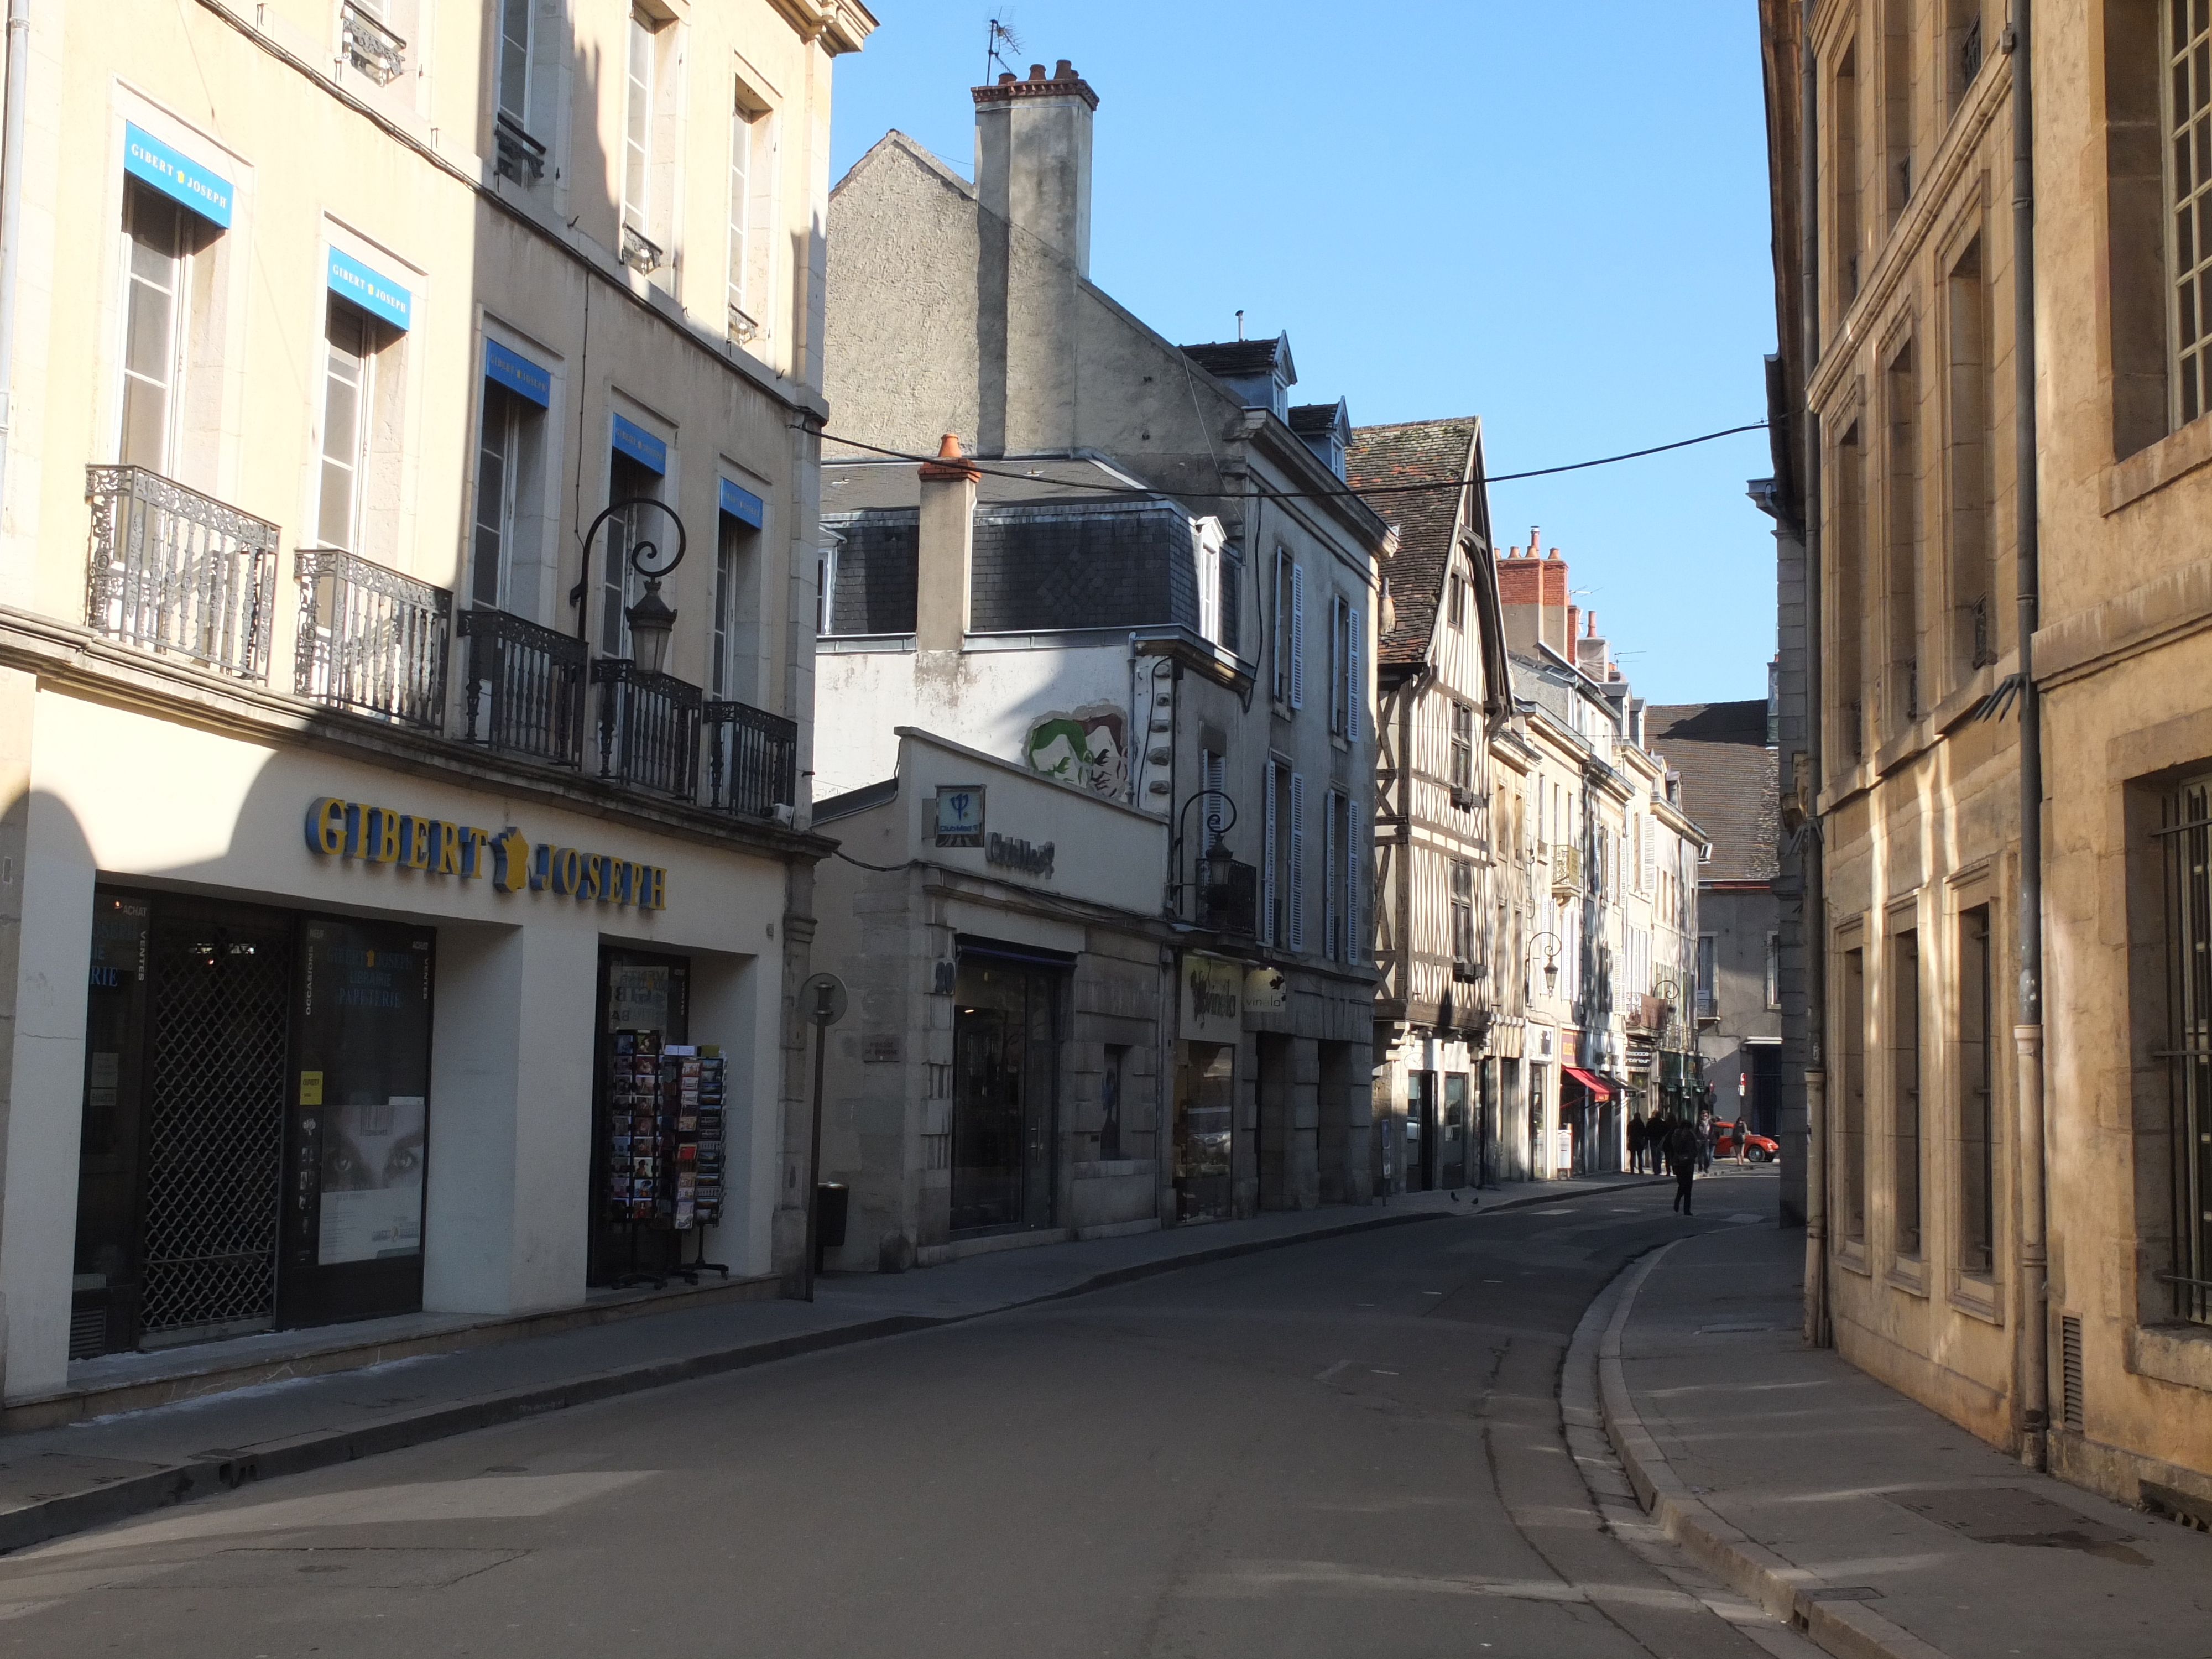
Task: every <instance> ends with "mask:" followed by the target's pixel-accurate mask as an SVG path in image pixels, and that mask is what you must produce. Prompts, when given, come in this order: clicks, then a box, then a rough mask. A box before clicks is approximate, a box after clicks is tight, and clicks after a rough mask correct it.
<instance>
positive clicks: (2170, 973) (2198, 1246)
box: [2152, 774, 2212, 1325]
mask: <svg viewBox="0 0 2212 1659" xmlns="http://www.w3.org/2000/svg"><path fill="white" fill-rule="evenodd" d="M2154 835H2155V837H2156V841H2157V844H2158V846H2159V848H2160V862H2161V863H2162V864H2163V866H2164V877H2163V882H2162V891H2161V894H2160V907H2161V911H2162V917H2163V922H2164V932H2165V935H2166V940H2165V943H2166V953H2165V954H2166V965H2165V974H2164V979H2165V993H2166V1009H2165V1015H2166V1019H2165V1029H2164V1031H2163V1034H2162V1036H2161V1038H2160V1042H2159V1045H2158V1046H2157V1047H2156V1048H2154V1049H2153V1051H2152V1058H2154V1060H2160V1061H2162V1062H2163V1063H2164V1065H2165V1066H2166V1107H2167V1114H2168V1115H2167V1136H2168V1142H2167V1154H2166V1156H2167V1161H2168V1166H2169V1168H2168V1177H2167V1178H2168V1181H2169V1183H2170V1186H2171V1191H2172V1206H2173V1213H2172V1245H2171V1267H2170V1269H2169V1271H2168V1272H2166V1273H2162V1274H2160V1275H2159V1278H2160V1279H2161V1280H2163V1281H2164V1282H2166V1284H2167V1285H2170V1286H2171V1288H2172V1293H2173V1301H2172V1317H2173V1318H2175V1319H2177V1320H2179V1321H2182V1322H2185V1323H2190V1324H2198V1325H2212V966H2208V965H2207V960H2206V959H2207V957H2208V955H2212V775H2203V774H2200V775H2197V776H2195V777H2191V778H2185V779H2183V780H2182V781H2179V782H2178V783H2176V784H2175V785H2173V786H2172V787H2170V788H2169V789H2167V790H2166V791H2165V792H2164V794H2163V799H2162V803H2161V808H2160V823H2159V826H2158V828H2157V829H2156V831H2155V832H2154Z"/></svg>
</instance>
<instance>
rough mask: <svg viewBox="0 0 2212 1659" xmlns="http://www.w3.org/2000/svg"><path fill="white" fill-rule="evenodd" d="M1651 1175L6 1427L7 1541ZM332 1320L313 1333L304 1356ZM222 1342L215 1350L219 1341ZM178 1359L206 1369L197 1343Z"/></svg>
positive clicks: (1147, 1247)
mask: <svg viewBox="0 0 2212 1659" xmlns="http://www.w3.org/2000/svg"><path fill="white" fill-rule="evenodd" d="M1648 1184H1650V1182H1649V1180H1648V1178H1645V1177H1639V1176H1611V1177H1601V1178H1596V1179H1589V1180H1577V1181H1560V1182H1546V1183H1541V1184H1535V1185H1529V1186H1514V1187H1509V1188H1503V1189H1499V1190H1494V1191H1492V1192H1490V1193H1486V1194H1482V1195H1481V1202H1480V1206H1471V1205H1470V1204H1469V1203H1468V1201H1467V1199H1466V1196H1465V1195H1462V1196H1460V1197H1459V1198H1458V1199H1456V1200H1455V1199H1454V1197H1453V1196H1452V1195H1451V1194H1444V1193H1423V1194H1413V1195H1410V1196H1407V1197H1403V1198H1396V1199H1393V1200H1390V1201H1389V1203H1387V1204H1381V1205H1373V1206H1363V1207H1359V1208H1352V1207H1347V1206H1332V1207H1328V1208H1324V1209H1320V1210H1305V1211H1297V1212H1278V1213H1271V1214H1267V1215H1263V1216H1259V1217H1256V1218H1253V1219H1251V1220H1249V1221H1237V1222H1223V1223H1218V1224H1215V1225H1206V1226H1188V1227H1176V1228H1169V1229H1164V1230H1162V1231H1155V1232H1149V1233H1139V1234H1134V1235H1132V1236H1128V1237H1120V1238H1106V1239H1094V1240H1089V1241H1085V1242H1082V1243H1066V1244H1054V1245H1046V1246H1042V1247H1039V1248H1037V1249H1020V1250H1002V1251H999V1252H996V1253H994V1254H989V1255H977V1256H972V1257H969V1258H968V1259H966V1260H963V1261H958V1262H956V1263H953V1264H951V1265H950V1266H947V1267H932V1268H927V1269H922V1270H918V1271H915V1272H913V1273H902V1274H878V1273H867V1274H851V1275H833V1276H829V1277H826V1278H824V1279H822V1280H820V1281H819V1283H818V1285H817V1300H815V1301H814V1302H812V1303H811V1304H809V1303H805V1302H787V1301H776V1300H764V1301H763V1300H723V1299H720V1298H708V1297H702V1298H699V1299H698V1302H697V1304H696V1305H680V1304H679V1305H678V1308H677V1310H674V1311H671V1312H667V1313H649V1314H641V1315H638V1316H635V1317H631V1318H628V1319H624V1320H622V1321H620V1322H614V1323H603V1324H593V1325H588V1326H584V1327H580V1328H569V1329H563V1330H560V1331H557V1332H554V1333H552V1334H545V1335H534V1336H527V1337H522V1338H519V1339H516V1340H508V1341H503V1342H498V1343H495V1344H491V1345H489V1346H483V1345H477V1346H461V1345H462V1343H463V1342H464V1341H465V1340H466V1334H465V1333H456V1334H454V1336H453V1342H454V1345H455V1346H453V1348H452V1349H450V1350H448V1351H445V1352H433V1353H423V1354H416V1355H414V1356H411V1357H410V1358H402V1359H396V1360H392V1361H389V1362H387V1363H385V1364H371V1365H367V1366H364V1367H362V1368H360V1369H355V1370H337V1371H324V1372H321V1373H319V1374H316V1375H309V1376H296V1377H289V1378H286V1379H283V1380H281V1381H274V1382H268V1383H258V1384H256V1385H255V1386H252V1387H248V1388H234V1389H228V1390H227V1391H224V1392H218V1393H209V1394H206V1395H202V1396H200V1397H197V1398H191V1399H185V1400H179V1401H175V1402H174V1403H172V1404H167V1405H161V1406H157V1407H153V1408H151V1409H149V1410H143V1411H133V1412H130V1413H118V1414H115V1415H111V1416H106V1417H95V1418H91V1419H86V1420H84V1421H81V1422H75V1423H70V1424H66V1425H60V1426H56V1427H51V1428H40V1429H33V1430H27V1431H22V1432H18V1433H13V1434H9V1435H7V1436H5V1437H0V1551H5V1550H12V1549H20V1548H22V1547H24V1546H26V1545H28V1544H33V1543H37V1542H39V1541H41V1540H44V1539H47V1538H53V1537H57V1536H59V1535H61V1534H64V1533H70V1532H77V1531H82V1530H83V1529H84V1528H88V1527H94V1526H99V1525H102V1524H105V1523H106V1522H111V1521H116V1520H120V1519H122V1518H124V1517H125V1516H131V1515H137V1514H140V1513H143V1511H145V1510H151V1509H157V1508H160V1507H161V1506H163V1505H165V1504H175V1503H181V1502H185V1501H188V1500H189V1499H191V1498H200V1497H205V1496H207V1495H209V1494H210V1493H211V1492H224V1491H228V1490H230V1489H232V1488H234V1487H236V1486H242V1485H244V1484H245V1483H246V1482H248V1481H251V1480H266V1479H270V1478H271V1477H273V1476H276V1475H280V1474H298V1473H300V1472H301V1471H303V1470H307V1469H312V1468H323V1467H325V1466H327V1465H330V1464H333V1463H343V1462H350V1461H352V1460H353V1459H355V1458H359V1457H366V1456H371V1455H374V1454H376V1453H378V1452H384V1451H394V1450H397V1449H399V1448H401V1447H404V1446H412V1445H419V1444H422V1443H424V1442H426V1441H431V1440H437V1439H441V1438H443V1437H447V1436H448V1435H455V1434H465V1433H467V1432H468V1431H471V1430H472V1429H479V1428H488V1427H490V1426H492V1425H495V1424H499V1423H507V1422H513V1421H515V1420H516V1419H520V1418H524V1417H530V1416H535V1415H538V1413H544V1412H548V1411H559V1410H562V1409H564V1408H566V1407H571V1406H580V1405H585V1404H587V1403H589V1402H591V1401H598V1400H605V1399H610V1398H612V1397H614V1396H617V1395H624V1394H631V1393H635V1392H637V1391H639V1390H641V1389H651V1388H659V1387H662V1386H665V1385H666V1384H669V1383H681V1382H686V1381H689V1380H690V1379H692V1378H695V1377H702V1376H714V1375H717V1374H719V1373H721V1372H725V1371H731V1370H742V1369H744V1368H745V1367H747V1366H751V1365H760V1364H769V1363H770V1362H772V1361H775V1360H778V1359H787V1358H792V1357H793V1356H794V1355H798V1354H802V1353H811V1352H817V1351H819V1350H822V1349H825V1348H833V1347H839V1346H844V1345H845V1344H848V1343H853V1342H864V1341H867V1340H871V1339H872V1338H875V1337H879V1336H894V1335H897V1334H902V1333H903V1332H908V1331H916V1330H926V1329H928V1328H932V1327H933V1326H939V1325H948V1324H953V1323H957V1322H960V1321H963V1320H967V1319H974V1318H977V1317H980V1316H982V1315H985V1314H990V1313H996V1312H1000V1311H1001V1310H1006V1309H1008V1308H1016V1307H1020V1306H1023V1305H1024V1304H1030V1303H1036V1302H1045V1301H1050V1300H1053V1299H1054V1298H1055V1297H1067V1296H1077V1295H1080V1294H1082V1293H1083V1292H1085V1291H1096V1290H1103V1289H1105V1288H1107V1287H1108V1286H1109V1285H1121V1284H1127V1283H1129V1282H1131V1281H1132V1280H1135V1279H1144V1278H1147V1277H1150V1276H1151V1275H1152V1274H1155V1273H1170V1272H1173V1271H1175V1270H1176V1269H1177V1268H1180V1267H1195V1266H1197V1265H1199V1264H1200V1263H1202V1262H1207V1261H1223V1260H1226V1259H1228V1258H1230V1257H1232V1256H1238V1255H1248V1254H1250V1253H1251V1252H1254V1251H1257V1250H1266V1249H1277V1248H1279V1247H1282V1246H1285V1245H1291V1244H1298V1243H1309V1242H1310V1241H1313V1240H1316V1239H1322V1238H1331V1237H1340V1236H1341V1235H1344V1234H1347V1233H1357V1232H1367V1231H1373V1230H1375V1229H1377V1228H1383V1227H1395V1226H1402V1225H1410V1224H1415V1223H1424V1222H1433V1221H1439V1220H1443V1219H1445V1218H1449V1217H1452V1216H1455V1215H1457V1216H1466V1215H1468V1214H1470V1213H1474V1214H1489V1213H1492V1212H1496V1211H1498V1210H1512V1209H1521V1208H1523V1207H1526V1206H1530V1205H1548V1204H1553V1203H1556V1202H1558V1201H1559V1200H1563V1199H1571V1198H1574V1197H1577V1196H1588V1195H1591V1194H1601V1193H1607V1192H1616V1191H1619V1190H1620V1188H1623V1187H1625V1186H1642V1185H1648ZM302 1336H303V1339H305V1340H303V1342H302V1349H303V1352H307V1351H310V1350H312V1349H313V1347H314V1346H315V1342H314V1340H313V1339H315V1338H316V1337H317V1336H319V1334H317V1333H306V1334H302ZM202 1352H205V1351H202ZM173 1358H174V1364H175V1367H176V1369H177V1370H179V1371H182V1372H189V1370H190V1368H191V1365H192V1364H194V1363H195V1358H196V1357H195V1354H194V1352H193V1351H190V1350H177V1351H175V1352H174V1356H173Z"/></svg>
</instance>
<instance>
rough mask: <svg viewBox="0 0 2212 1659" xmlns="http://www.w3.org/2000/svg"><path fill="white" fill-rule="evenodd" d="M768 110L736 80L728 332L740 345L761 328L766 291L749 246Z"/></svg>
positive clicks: (766, 158) (766, 162)
mask: <svg viewBox="0 0 2212 1659" xmlns="http://www.w3.org/2000/svg"><path fill="white" fill-rule="evenodd" d="M768 132H769V117H768V112H767V110H766V109H765V108H764V107H763V106H761V105H760V104H758V103H757V102H756V101H755V100H753V99H752V97H751V96H750V94H748V92H747V91H746V89H745V86H744V82H737V83H736V91H735V97H734V99H733V100H732V108H731V112H730V248H729V254H730V277H729V302H730V337H731V338H732V339H733V340H735V341H737V342H738V343H739V344H740V345H742V344H744V343H745V342H747V341H749V340H750V339H752V338H753V337H755V336H757V334H759V333H760V332H761V331H762V326H763V319H765V318H766V317H767V315H768V310H769V295H767V294H766V293H765V292H764V291H763V292H760V293H756V292H755V291H754V290H755V289H765V286H766V284H765V283H764V281H763V276H762V274H757V273H756V270H755V266H756V265H757V264H760V263H761V260H760V252H761V250H757V249H756V248H755V246H754V242H755V240H756V238H755V230H756V227H757V224H758V223H759V222H761V221H762V220H763V218H764V217H765V216H764V215H763V214H762V212H761V211H760V206H759V204H760V203H761V201H762V200H763V197H764V195H765V193H766V186H767V185H769V182H770V179H771V178H772V176H773V173H772V166H771V163H772V156H773V151H772V147H771V146H770V145H769V141H768Z"/></svg>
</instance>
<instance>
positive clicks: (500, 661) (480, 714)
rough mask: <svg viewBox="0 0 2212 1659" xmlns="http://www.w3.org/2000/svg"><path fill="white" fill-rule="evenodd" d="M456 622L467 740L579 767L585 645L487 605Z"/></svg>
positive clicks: (465, 613)
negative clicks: (463, 656) (465, 660)
mask: <svg viewBox="0 0 2212 1659" xmlns="http://www.w3.org/2000/svg"><path fill="white" fill-rule="evenodd" d="M460 623H461V629H460V631H461V637H462V638H463V639H465V640H466V641H468V642H469V666H468V685H467V695H466V697H465V703H464V713H465V718H466V721H467V725H466V729H465V734H464V735H465V736H466V737H467V738H468V740H469V741H470V742H471V743H481V744H486V745H487V746H489V747H490V748H493V749H496V750H500V751H501V752H502V753H505V754H509V755H520V756H524V757H526V758H528V759H531V760H538V761H544V762H547V763H550V764H551V765H554V766H580V765H581V764H582V763H583V757H584V755H583V751H584V686H585V681H586V676H587V675H588V674H589V672H590V670H591V659H592V653H591V649H590V647H587V646H586V644H585V643H584V642H583V641H581V640H580V639H577V638H575V637H574V635H568V634H556V633H555V632H554V631H553V630H552V629H550V628H541V627H539V626H538V624H537V623H534V622H526V621H524V620H523V619H522V618H521V617H513V616H509V615H508V614H507V612H506V611H494V610H492V609H490V608H489V607H488V606H482V605H479V606H477V607H475V608H473V609H471V610H467V611H463V612H461V617H460Z"/></svg>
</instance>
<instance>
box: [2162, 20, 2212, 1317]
mask: <svg viewBox="0 0 2212 1659" xmlns="http://www.w3.org/2000/svg"><path fill="white" fill-rule="evenodd" d="M2176 9H2177V10H2179V7H2177V8H2176ZM2164 818H2165V821H2164V823H2163V824H2162V825H2161V826H2160V837H2159V838H2160V841H2161V842H2163V843H2164V846H2165V851H2166V1008H2167V1014H2166V1044H2165V1047H2164V1048H2163V1049H2161V1050H2160V1054H2159V1058H2160V1059H2162V1060H2165V1061H2166V1079H2167V1089H2168V1099H2169V1101H2170V1103H2171V1110H2172V1127H2171V1131H2170V1133H2171V1136H2172V1139H2171V1141H2170V1147H2169V1153H2168V1161H2169V1164H2170V1165H2171V1170H2172V1191H2173V1224H2172V1225H2173V1256H2172V1261H2173V1267H2172V1273H2171V1274H2170V1279H2171V1282H2172V1285H2173V1291H2174V1312H2175V1315H2176V1316H2178V1317H2179V1318H2182V1319H2187V1320H2193V1321H2195V1322H2198V1323H2200V1324H2212V964H2208V961H2207V957H2208V956H2212V921H2208V918H2209V917H2212V868H2208V866H2212V777H2200V778H2194V779H2191V781H2189V782H2187V783H2185V784H2184V785H2183V786H2182V787H2180V788H2179V789H2177V790H2175V791H2173V792H2172V793H2171V794H2169V795H2168V796H2167V797H2166V808H2165V813H2164Z"/></svg>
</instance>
